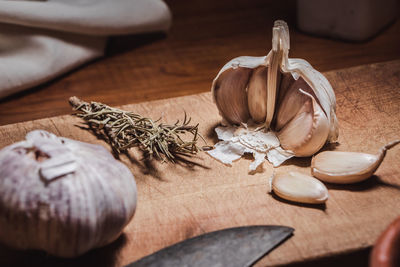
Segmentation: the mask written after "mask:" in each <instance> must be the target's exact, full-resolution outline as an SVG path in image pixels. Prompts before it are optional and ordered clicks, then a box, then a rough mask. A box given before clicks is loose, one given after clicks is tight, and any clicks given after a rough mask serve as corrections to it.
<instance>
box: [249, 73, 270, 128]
mask: <svg viewBox="0 0 400 267" xmlns="http://www.w3.org/2000/svg"><path fill="white" fill-rule="evenodd" d="M267 77H268V68H267V67H265V66H259V67H257V68H256V69H254V71H253V75H251V78H250V82H249V86H248V92H247V99H248V106H249V111H250V115H251V118H252V119H253V121H254V122H256V123H263V122H264V121H265V117H266V114H267V91H268V90H267Z"/></svg>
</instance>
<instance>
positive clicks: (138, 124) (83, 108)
mask: <svg viewBox="0 0 400 267" xmlns="http://www.w3.org/2000/svg"><path fill="white" fill-rule="evenodd" d="M69 103H70V104H71V106H72V107H73V108H74V110H76V111H77V113H76V114H75V115H77V116H78V117H80V118H82V119H84V120H85V121H86V123H87V124H88V125H89V126H90V127H91V129H92V130H94V131H96V133H98V134H102V135H103V136H105V137H107V138H106V139H107V140H108V141H109V143H110V145H111V146H112V148H113V149H114V150H115V151H116V152H118V153H121V152H125V151H126V150H127V149H129V148H131V147H139V148H140V149H141V150H143V151H144V152H145V154H146V155H147V156H148V157H150V158H153V157H156V158H158V159H161V160H162V161H166V160H169V161H172V162H174V159H175V158H176V155H177V154H196V153H197V152H198V151H201V150H202V148H200V147H198V146H197V141H198V139H199V138H201V139H203V137H202V136H201V135H200V134H199V132H198V126H199V124H196V125H194V126H192V125H189V123H190V121H191V119H190V118H188V117H187V115H186V112H185V116H184V119H183V122H182V123H180V122H179V120H178V121H177V122H176V123H175V124H173V125H168V124H163V123H159V120H157V121H153V120H152V119H150V118H145V117H142V116H141V115H139V114H135V113H133V112H130V111H124V110H121V109H117V108H113V107H110V106H107V105H105V104H102V103H98V102H90V103H87V102H85V101H82V100H80V99H79V98H77V97H75V96H73V97H71V98H70V99H69ZM187 133H189V134H191V135H192V136H193V138H192V139H191V140H189V141H185V140H184V138H183V135H185V134H187ZM203 141H204V139H203Z"/></svg>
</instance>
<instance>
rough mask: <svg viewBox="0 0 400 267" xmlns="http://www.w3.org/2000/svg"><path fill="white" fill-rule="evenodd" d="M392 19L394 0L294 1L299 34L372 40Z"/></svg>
mask: <svg viewBox="0 0 400 267" xmlns="http://www.w3.org/2000/svg"><path fill="white" fill-rule="evenodd" d="M396 16H397V1H396V0H336V1H332V0H297V27H298V28H299V29H300V30H301V31H304V32H306V33H310V34H314V35H319V36H325V37H332V38H339V39H344V40H349V41H364V40H366V39H369V38H371V37H373V36H374V35H376V34H377V33H379V31H380V30H382V29H383V28H384V27H385V26H387V25H388V24H389V23H391V22H392V21H394V20H395V19H396Z"/></svg>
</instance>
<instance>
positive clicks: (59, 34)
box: [0, 0, 171, 98]
mask: <svg viewBox="0 0 400 267" xmlns="http://www.w3.org/2000/svg"><path fill="white" fill-rule="evenodd" d="M170 25H171V13H170V11H169V9H168V7H167V6H166V5H165V3H164V2H163V1H162V0H48V1H27V0H25V1H24V0H0V98H2V97H5V96H8V95H10V94H12V93H15V92H18V91H21V90H23V89H26V88H30V87H32V86H35V85H38V84H41V83H43V82H46V81H48V80H50V79H52V78H54V77H56V76H57V75H60V74H61V73H64V72H67V71H69V70H71V69H73V68H75V67H77V66H79V65H81V64H83V63H85V62H87V61H89V60H91V59H94V58H96V57H99V56H102V55H103V53H104V48H105V43H106V37H107V36H109V35H119V34H136V33H144V32H156V31H167V30H168V28H169V27H170Z"/></svg>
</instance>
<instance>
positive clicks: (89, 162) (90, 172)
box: [0, 130, 136, 257]
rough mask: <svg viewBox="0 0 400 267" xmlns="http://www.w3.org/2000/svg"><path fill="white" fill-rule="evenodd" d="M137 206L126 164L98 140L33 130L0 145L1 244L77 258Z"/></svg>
mask: <svg viewBox="0 0 400 267" xmlns="http://www.w3.org/2000/svg"><path fill="white" fill-rule="evenodd" d="M135 209H136V184H135V180H134V177H133V175H132V174H131V172H130V171H129V169H128V168H127V167H126V166H125V165H124V164H122V163H121V162H119V161H117V160H115V159H114V157H113V156H112V155H111V154H110V153H109V152H108V151H107V150H106V149H105V148H103V147H102V146H99V145H92V144H88V143H83V142H79V141H75V140H71V139H67V138H62V137H57V136H55V135H54V134H51V133H48V132H46V131H41V130H36V131H32V132H30V133H28V134H27V135H26V140H24V141H21V142H18V143H15V144H12V145H10V146H7V147H5V148H3V149H2V150H0V242H2V243H4V244H6V245H9V246H11V247H14V248H17V249H39V250H44V251H47V252H48V253H49V254H52V255H56V256H61V257H75V256H78V255H81V254H83V253H85V252H87V251H88V250H90V249H92V248H97V247H101V246H104V245H106V244H108V243H110V242H112V241H114V240H115V239H117V238H118V236H119V235H120V234H121V232H122V229H123V228H124V226H125V225H126V224H127V223H128V222H129V221H130V219H131V218H132V216H133V214H134V212H135Z"/></svg>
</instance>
